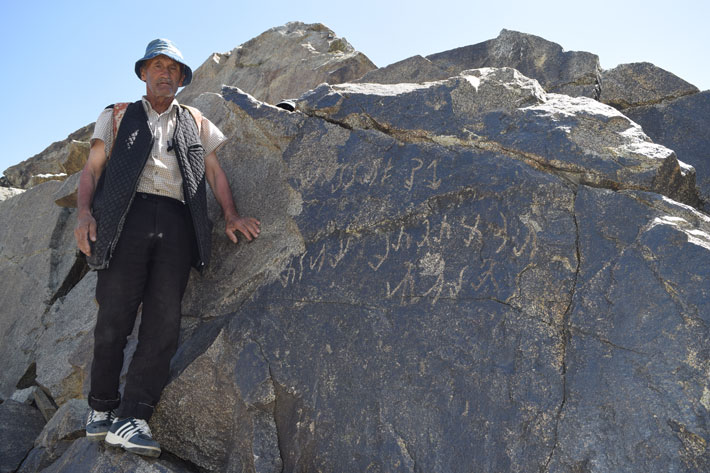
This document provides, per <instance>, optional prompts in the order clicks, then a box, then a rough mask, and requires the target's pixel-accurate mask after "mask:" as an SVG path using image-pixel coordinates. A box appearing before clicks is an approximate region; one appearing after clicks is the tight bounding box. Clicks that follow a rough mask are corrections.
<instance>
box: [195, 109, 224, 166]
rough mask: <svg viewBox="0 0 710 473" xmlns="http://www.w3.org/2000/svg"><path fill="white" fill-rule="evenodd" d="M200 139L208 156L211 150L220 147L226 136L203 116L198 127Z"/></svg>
mask: <svg viewBox="0 0 710 473" xmlns="http://www.w3.org/2000/svg"><path fill="white" fill-rule="evenodd" d="M200 141H201V142H202V147H203V148H205V156H209V155H210V154H211V153H212V152H214V151H217V150H218V149H219V148H220V147H222V145H223V144H224V143H225V142H226V141H227V138H226V137H225V136H224V133H222V132H221V131H220V129H219V128H217V126H216V125H215V124H214V123H212V122H211V121H209V120H208V119H207V118H205V117H204V116H203V117H202V126H201V127H200Z"/></svg>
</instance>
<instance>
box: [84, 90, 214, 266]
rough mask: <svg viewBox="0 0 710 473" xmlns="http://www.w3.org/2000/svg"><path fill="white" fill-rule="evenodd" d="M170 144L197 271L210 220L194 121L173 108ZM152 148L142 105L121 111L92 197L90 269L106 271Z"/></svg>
mask: <svg viewBox="0 0 710 473" xmlns="http://www.w3.org/2000/svg"><path fill="white" fill-rule="evenodd" d="M173 142H174V145H173V146H174V149H175V156H176V157H177V162H178V164H179V166H180V173H181V174H182V180H183V193H184V195H185V202H186V204H187V206H188V209H189V212H190V216H191V217H192V224H193V227H194V229H195V240H196V246H197V248H196V249H195V251H194V255H195V257H194V259H193V262H192V264H193V266H194V267H195V268H197V269H198V270H199V271H200V272H201V271H202V270H204V268H205V267H206V266H207V264H208V263H209V258H210V250H211V241H212V238H211V236H212V222H211V221H210V220H209V218H208V216H207V183H206V179H205V156H204V154H205V150H204V148H203V147H202V144H201V142H200V135H199V132H198V129H197V125H196V124H195V120H194V119H193V118H192V115H191V114H190V112H189V111H188V110H186V109H184V108H183V107H178V108H177V119H176V124H175V134H174V135H173ZM152 148H153V134H152V133H151V131H150V128H149V126H148V117H147V116H146V114H145V110H144V108H143V103H142V102H141V101H140V100H139V101H138V102H134V103H132V104H130V105H129V106H128V108H127V109H126V113H125V114H124V116H123V119H122V120H121V125H120V127H119V129H118V133H117V134H116V137H115V139H114V144H113V149H112V151H111V156H110V157H109V160H108V163H107V164H106V168H105V169H104V171H103V173H102V174H101V178H100V179H99V182H98V184H97V186H96V192H95V193H94V200H93V202H92V214H93V216H94V218H95V219H96V225H97V232H96V242H92V244H91V245H92V247H91V256H89V257H87V262H88V264H89V267H90V268H91V269H104V268H107V267H108V265H109V261H110V260H111V255H112V254H113V251H114V249H115V248H116V244H117V243H118V239H119V237H120V236H121V230H122V229H123V223H124V222H125V220H126V215H127V214H128V210H129V209H130V207H131V203H132V202H133V198H134V197H135V195H136V188H137V187H138V180H139V179H140V176H141V172H142V171H143V167H144V166H145V163H146V161H147V160H148V156H149V155H150V152H151V150H152Z"/></svg>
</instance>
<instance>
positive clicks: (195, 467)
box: [0, 31, 710, 473]
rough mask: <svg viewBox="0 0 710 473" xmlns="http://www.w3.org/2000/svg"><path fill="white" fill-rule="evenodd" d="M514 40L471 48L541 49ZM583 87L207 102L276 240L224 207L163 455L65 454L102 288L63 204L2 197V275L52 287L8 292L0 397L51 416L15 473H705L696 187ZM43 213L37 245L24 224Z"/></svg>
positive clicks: (375, 86) (708, 246) (242, 184)
mask: <svg viewBox="0 0 710 473" xmlns="http://www.w3.org/2000/svg"><path fill="white" fill-rule="evenodd" d="M506 35H508V36H509V37H511V38H513V39H516V40H517V39H519V38H520V36H519V35H517V34H513V33H510V32H505V31H504V32H503V33H502V34H501V37H506ZM501 37H499V38H498V39H497V40H492V41H493V42H492V43H490V42H489V43H490V44H488V43H483V44H485V45H486V46H485V47H484V46H480V45H476V46H475V47H471V48H473V49H477V50H478V49H483V50H485V51H494V52H495V51H498V52H499V53H500V54H503V53H502V52H500V51H501V50H502V51H508V50H513V51H518V53H520V52H522V53H526V52H530V50H527V49H519V50H516V49H515V47H514V44H517V43H513V44H512V45H511V46H510V47H509V48H508V49H506V48H505V47H504V44H501ZM511 41H512V40H511ZM536 41H537V40H536ZM529 44H531V45H534V46H535V47H537V48H543V49H544V48H547V49H544V50H549V51H554V50H556V49H555V48H553V47H551V46H550V45H549V44H548V43H547V42H544V40H540V41H537V42H535V41H532V40H530V41H529ZM496 45H497V46H496ZM496 48H497V49H496ZM464 49H465V48H464ZM534 51H537V49H535V50H534ZM459 53H460V52H457V53H456V54H448V53H442V54H443V55H442V56H438V55H434V56H438V57H437V60H441V61H443V59H442V58H444V57H448V58H449V59H447V60H448V61H454V59H452V58H456V57H460V54H459ZM530 54H533V53H530ZM550 54H551V53H550ZM523 55H524V54H523ZM533 56H534V57H537V56H535V55H534V54H533ZM549 57H551V56H549V55H548V58H549ZM571 58H574V56H571V57H569V58H568V59H569V61H568V62H575V63H579V62H584V61H582V59H584V58H582V59H579V60H572V59H571ZM550 60H552V59H550ZM414 61H416V62H417V63H419V64H427V63H426V61H429V62H430V63H431V64H434V63H435V61H433V60H432V59H431V57H430V58H422V57H419V58H417V59H413V60H412V61H411V62H414ZM595 61H596V59H594V60H593V61H592V62H591V63H592V64H593V67H592V68H591V69H590V70H592V69H593V70H596V69H595V68H596V67H597V66H596V65H594V64H596V62H595ZM527 62H528V59H527V58H525V57H523V58H522V59H521V62H520V64H526V63H527ZM533 62H535V61H533ZM538 62H540V60H539V59H538ZM441 64H443V63H442V62H439V63H438V65H436V67H437V68H439V69H441V70H444V71H448V69H445V67H444V66H442V65H441ZM461 64H463V62H462V63H461ZM551 64H552V66H550V68H551V70H550V71H549V74H548V77H552V76H554V75H555V74H557V76H562V75H563V74H562V73H561V72H560V71H561V70H562V69H561V66H559V64H560V63H559V62H555V61H553V62H552V63H551ZM558 66H559V67H558ZM432 67H433V66H432ZM447 67H448V66H447ZM457 67H458V66H457ZM413 71H414V69H411V72H412V73H413ZM592 75H594V74H592ZM589 77H591V76H589ZM585 80H586V79H584V80H580V81H578V82H575V81H571V82H570V81H568V82H566V84H567V86H569V85H570V84H572V83H574V84H575V85H574V88H573V89H566V90H567V91H568V92H569V93H570V94H571V95H563V94H560V93H552V92H550V91H549V90H545V88H544V87H543V85H541V82H539V81H538V80H536V79H535V78H531V77H529V76H526V75H524V74H523V73H521V72H520V71H519V70H516V69H514V68H511V67H508V66H505V67H482V68H481V67H479V68H475V69H470V68H469V67H461V69H460V70H457V71H455V72H453V73H449V72H446V74H445V77H439V78H438V80H435V81H430V80H423V81H421V82H419V83H414V82H411V81H410V82H406V83H394V84H383V83H343V84H339V85H335V84H322V85H319V86H318V87H316V88H314V89H313V90H310V91H308V92H306V93H305V94H303V95H302V96H301V97H300V98H299V99H298V100H296V101H295V108H296V111H294V112H289V111H286V110H283V109H280V108H277V107H275V106H272V105H269V104H268V103H265V102H263V101H259V100H257V99H256V98H254V97H253V96H252V95H249V94H248V93H245V92H244V91H243V90H241V89H238V88H234V87H224V88H223V89H222V90H221V91H219V93H212V92H210V93H204V94H202V95H200V96H199V97H196V98H194V100H193V104H195V105H196V106H198V107H199V108H200V109H201V110H202V111H203V112H204V113H205V114H206V115H207V116H208V117H209V118H210V119H211V120H212V121H213V122H214V123H216V124H217V125H218V126H219V127H220V128H221V129H222V130H223V131H224V132H225V134H226V135H227V136H228V138H229V141H228V143H227V144H226V145H225V147H224V148H222V150H221V152H220V160H221V162H222V164H223V167H224V168H225V171H226V173H227V175H228V178H229V180H230V182H231V183H232V186H233V189H234V191H235V195H236V200H237V207H238V209H239V210H240V212H241V213H243V214H246V215H254V216H256V217H258V218H259V219H260V220H261V222H262V234H261V236H260V237H259V239H257V240H256V241H255V242H252V243H249V244H247V243H245V242H241V243H240V244H238V245H237V246H234V245H233V244H231V243H230V242H229V241H228V240H227V238H226V237H225V236H224V235H223V233H222V231H221V227H222V226H223V222H221V221H220V218H219V217H218V206H217V204H216V203H215V202H214V200H212V201H210V205H209V207H210V212H211V214H212V216H213V217H214V219H215V231H214V234H213V242H214V244H213V255H212V261H214V264H213V265H212V266H211V267H210V268H209V269H208V271H207V272H206V274H205V275H204V276H202V277H199V276H197V275H196V274H195V275H193V276H194V277H193V278H192V280H191V281H190V284H189V288H188V291H187V294H186V296H185V300H184V303H183V313H184V319H183V321H184V324H183V333H182V340H181V345H180V348H179V350H178V353H177V354H176V356H175V358H174V359H173V363H172V368H171V370H172V371H171V377H170V382H169V384H168V385H167V387H166V389H165V391H164V393H163V397H162V399H161V401H160V403H159V404H158V406H157V410H156V413H155V415H154V416H153V418H152V420H151V427H152V429H153V432H154V434H155V436H156V438H157V439H158V440H159V441H160V442H161V445H162V446H163V449H164V453H163V456H161V458H160V459H158V460H145V459H142V458H139V457H137V456H133V455H129V454H125V453H122V452H119V451H117V450H112V449H107V448H105V447H103V446H102V445H97V444H91V443H89V442H88V441H86V439H84V438H78V439H76V428H75V427H72V426H73V425H75V424H74V423H73V422H74V421H73V420H72V419H76V417H77V416H78V415H79V414H78V411H79V410H80V407H79V404H77V403H80V402H81V401H78V400H77V399H79V398H81V397H82V395H85V384H84V383H85V382H86V378H87V376H88V373H87V371H88V370H87V363H88V361H87V359H88V358H87V353H90V344H91V337H90V332H89V330H90V327H91V323H92V320H93V319H92V317H93V314H94V313H95V308H94V307H93V302H92V301H91V296H90V294H91V291H92V289H93V284H94V278H95V275H94V274H93V273H88V274H84V272H83V266H82V265H81V263H80V260H77V258H76V256H75V252H74V247H73V242H72V241H71V238H70V236H71V235H70V233H69V230H70V228H71V224H70V223H67V222H71V221H72V219H71V216H72V215H73V211H72V210H70V209H69V208H62V207H59V206H57V205H56V204H54V200H55V199H56V194H57V192H58V189H59V187H60V183H45V184H42V185H40V186H37V187H35V188H32V189H30V190H28V191H26V192H25V193H23V194H22V195H19V196H15V197H12V198H10V199H8V200H6V201H4V202H1V203H0V222H1V223H3V225H1V226H0V228H5V229H6V230H5V232H6V233H5V234H3V235H1V236H2V238H0V242H2V247H0V256H1V258H0V271H4V272H2V273H0V274H3V275H6V278H5V279H6V280H7V279H8V278H9V277H10V276H9V275H10V274H11V270H13V268H35V267H36V270H33V271H30V270H29V269H25V270H24V272H20V274H23V275H24V276H23V277H24V278H25V279H26V280H27V281H26V282H25V283H23V284H24V286H13V287H12V288H10V289H9V290H6V291H5V292H3V293H0V307H4V308H13V311H10V310H8V309H4V310H5V312H4V313H3V314H2V318H0V321H2V326H0V328H1V329H2V332H0V335H1V336H2V337H4V338H3V339H2V345H1V346H2V350H3V352H2V353H0V359H2V360H3V368H4V369H3V370H2V371H0V381H1V383H2V384H0V386H1V387H3V391H2V397H3V398H4V399H7V398H8V397H9V396H10V395H12V394H13V393H14V392H15V391H14V390H15V388H17V389H18V390H19V389H21V388H27V387H29V386H32V385H38V386H39V387H40V389H42V392H47V393H49V394H50V395H51V397H52V398H53V399H54V401H55V402H56V403H57V404H58V405H59V407H60V409H59V410H58V411H57V414H55V416H54V417H53V418H52V419H50V421H49V423H48V424H47V426H46V427H45V428H44V431H43V433H42V434H41V435H39V436H38V437H37V439H36V440H35V442H34V449H32V451H31V452H30V453H29V454H27V451H29V448H31V445H29V447H27V450H26V451H25V454H26V458H25V460H24V463H23V464H22V466H21V467H20V468H21V469H20V470H19V471H22V472H27V473H29V472H35V471H43V472H55V473H57V472H67V473H68V472H97V473H99V472H112V471H146V472H153V471H156V472H200V473H206V472H220V473H222V472H227V473H231V472H254V473H257V472H258V473H267V472H323V473H326V472H333V473H335V472H348V473H349V472H411V473H421V472H427V473H428V472H436V473H458V472H462V473H463V472H470V471H477V472H501V471H505V472H521V473H522V472H531V471H543V472H556V473H582V472H584V473H592V472H594V473H602V472H638V471H648V472H666V471H673V472H706V471H710V450H708V442H709V441H710V422H709V419H710V384H709V381H708V379H710V341H709V339H710V337H709V335H710V334H709V333H708V327H710V311H709V310H708V307H709V306H710V290H709V289H708V281H709V280H710V217H709V216H708V215H707V213H705V212H703V211H702V205H703V194H702V189H701V190H700V191H699V190H698V185H697V184H696V182H697V183H702V182H704V181H703V179H704V178H705V177H706V176H705V175H701V172H700V171H697V175H696V169H694V168H693V167H691V166H688V165H687V164H685V163H684V162H683V160H682V157H681V159H680V160H679V157H680V156H681V151H680V149H682V148H680V147H678V149H677V150H676V149H674V148H669V147H666V146H664V145H663V144H659V143H658V142H654V141H652V139H651V138H649V136H648V135H647V134H646V131H645V130H646V127H645V126H644V128H642V127H641V126H640V125H639V124H638V123H640V122H641V121H642V120H636V119H634V120H633V121H632V119H630V118H628V117H627V116H626V115H625V112H626V109H625V110H624V113H622V112H620V111H619V110H617V109H616V108H613V107H611V106H609V105H605V104H602V103H600V102H599V101H596V100H594V99H593V98H590V97H589V96H588V95H592V96H593V95H594V92H593V90H594V87H596V85H594V84H592V82H593V81H591V82H589V83H587V82H585ZM547 84H548V87H549V83H547ZM597 85H598V84H597ZM562 89H563V87H562V85H560V87H559V89H557V90H558V91H559V90H562ZM584 90H587V92H588V93H587V92H584ZM703 97H704V93H696V94H692V95H689V96H687V97H681V98H674V99H672V100H671V101H669V102H667V103H666V102H662V104H661V103H658V104H655V105H652V106H651V107H666V108H662V109H660V110H664V111H667V110H668V109H669V108H670V107H675V106H678V107H679V108H678V109H677V110H682V109H681V108H680V105H681V104H683V103H684V102H682V101H686V100H687V101H690V100H691V99H693V100H695V102H692V103H693V106H697V105H696V104H697V103H698V102H699V101H700V100H701V99H703ZM685 106H690V105H687V104H686V105H685ZM632 109H633V110H634V111H641V107H632ZM654 110H657V111H658V109H654ZM699 110H703V109H702V107H701V108H699ZM649 113H651V112H649ZM653 113H657V112H653ZM675 113H677V114H678V115H677V116H682V112H680V111H678V112H675ZM704 113H706V115H705V117H707V112H704ZM665 116H666V115H664V117H665ZM670 116H671V115H667V117H670ZM700 119H703V118H702V117H701V118H700ZM664 120H666V121H668V120H672V119H671V118H664ZM649 123H651V122H649ZM697 126H701V125H697ZM649 129H650V128H649ZM697 129H700V128H697ZM648 133H649V134H650V133H651V132H650V131H649V132H648ZM702 136H703V137H704V135H702ZM696 138H698V139H701V138H702V137H700V136H697V137H696ZM669 140H670V139H669ZM677 140H678V143H681V142H683V143H685V141H683V139H682V137H681V135H678V136H677ZM659 141H660V140H659ZM693 149H697V148H693ZM686 153H687V151H686ZM699 209H700V210H699ZM40 213H43V215H44V217H45V218H43V224H44V234H43V233H41V230H40V229H38V228H36V227H34V226H33V225H34V223H33V222H30V221H28V222H23V221H22V219H23V218H26V217H25V216H26V215H28V214H32V215H34V214H40ZM48 222H49V223H48ZM47 225H50V226H51V228H52V230H51V231H50V232H47V231H46V227H47ZM10 229H12V230H15V231H13V232H11V231H10ZM18 229H19V230H21V234H19V232H18V231H17V230H18ZM46 233H51V234H52V235H53V236H52V238H51V239H49V240H47V238H48V237H47V236H46ZM42 235H44V236H42ZM23 238H24V240H22V239H23ZM46 247H50V248H53V249H52V250H46ZM77 261H79V263H78V262H77ZM48 267H49V268H51V269H50V270H47V268H48ZM25 273H26V274H25ZM30 276H32V277H30ZM59 281H61V283H58V282H59ZM28 287H31V288H32V289H33V290H30V289H29V288H28ZM58 287H61V288H62V289H61V290H60V289H58ZM37 288H39V289H40V290H39V291H38V290H37ZM23 304H24V305H23ZM28 307H29V308H28ZM20 308H22V309H21V310H20ZM19 312H21V313H19ZM18 337H19V338H18ZM16 339H19V340H23V341H22V343H19V342H13V340H16ZM6 347H7V348H6ZM8 357H9V358H8ZM82 389H83V390H84V391H83V393H82V392H81V390H82ZM23 393H25V391H21V392H17V393H15V394H16V397H17V398H21V397H22V396H23V395H24V394H23ZM7 402H12V401H6V403H7ZM3 405H4V404H3ZM3 405H0V408H2V407H3ZM65 406H69V407H65ZM25 407H27V408H29V409H31V408H32V407H31V406H25ZM77 409H78V410H77ZM40 429H41V428H40Z"/></svg>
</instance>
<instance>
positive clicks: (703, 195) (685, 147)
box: [624, 90, 710, 212]
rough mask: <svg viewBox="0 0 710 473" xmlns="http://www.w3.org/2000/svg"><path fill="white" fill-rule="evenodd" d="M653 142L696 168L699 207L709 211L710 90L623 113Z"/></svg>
mask: <svg viewBox="0 0 710 473" xmlns="http://www.w3.org/2000/svg"><path fill="white" fill-rule="evenodd" d="M624 113H625V114H626V115H627V116H629V117H630V118H631V119H632V120H634V121H635V122H637V123H639V124H640V125H641V126H642V127H643V130H644V131H645V132H646V133H647V134H648V136H650V137H651V138H652V139H653V140H654V141H655V142H656V143H661V144H663V145H664V146H667V147H669V148H671V149H673V150H674V151H675V152H676V153H677V155H678V158H679V159H680V160H682V161H683V162H686V163H688V164H690V165H692V166H693V167H695V169H696V172H697V186H698V190H699V192H700V199H701V200H702V208H703V209H704V210H705V211H706V212H708V211H710V133H708V130H710V91H707V90H706V91H704V92H701V93H697V94H693V95H688V96H684V97H680V98H677V99H675V100H672V101H669V102H663V103H658V104H655V105H649V106H645V107H634V108H629V109H626V110H624Z"/></svg>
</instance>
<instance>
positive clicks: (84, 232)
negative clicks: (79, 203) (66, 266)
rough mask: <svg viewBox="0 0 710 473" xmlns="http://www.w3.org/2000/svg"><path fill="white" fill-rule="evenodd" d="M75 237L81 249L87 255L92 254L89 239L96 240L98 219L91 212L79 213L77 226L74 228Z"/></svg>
mask: <svg viewBox="0 0 710 473" xmlns="http://www.w3.org/2000/svg"><path fill="white" fill-rule="evenodd" d="M74 238H75V239H76V245H77V246H78V247H79V250H81V252H82V253H84V254H85V255H86V256H91V245H90V244H89V240H91V241H96V220H94V217H93V216H92V215H91V212H89V211H86V212H80V213H79V216H78V217H77V219H76V227H75V228H74Z"/></svg>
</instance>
